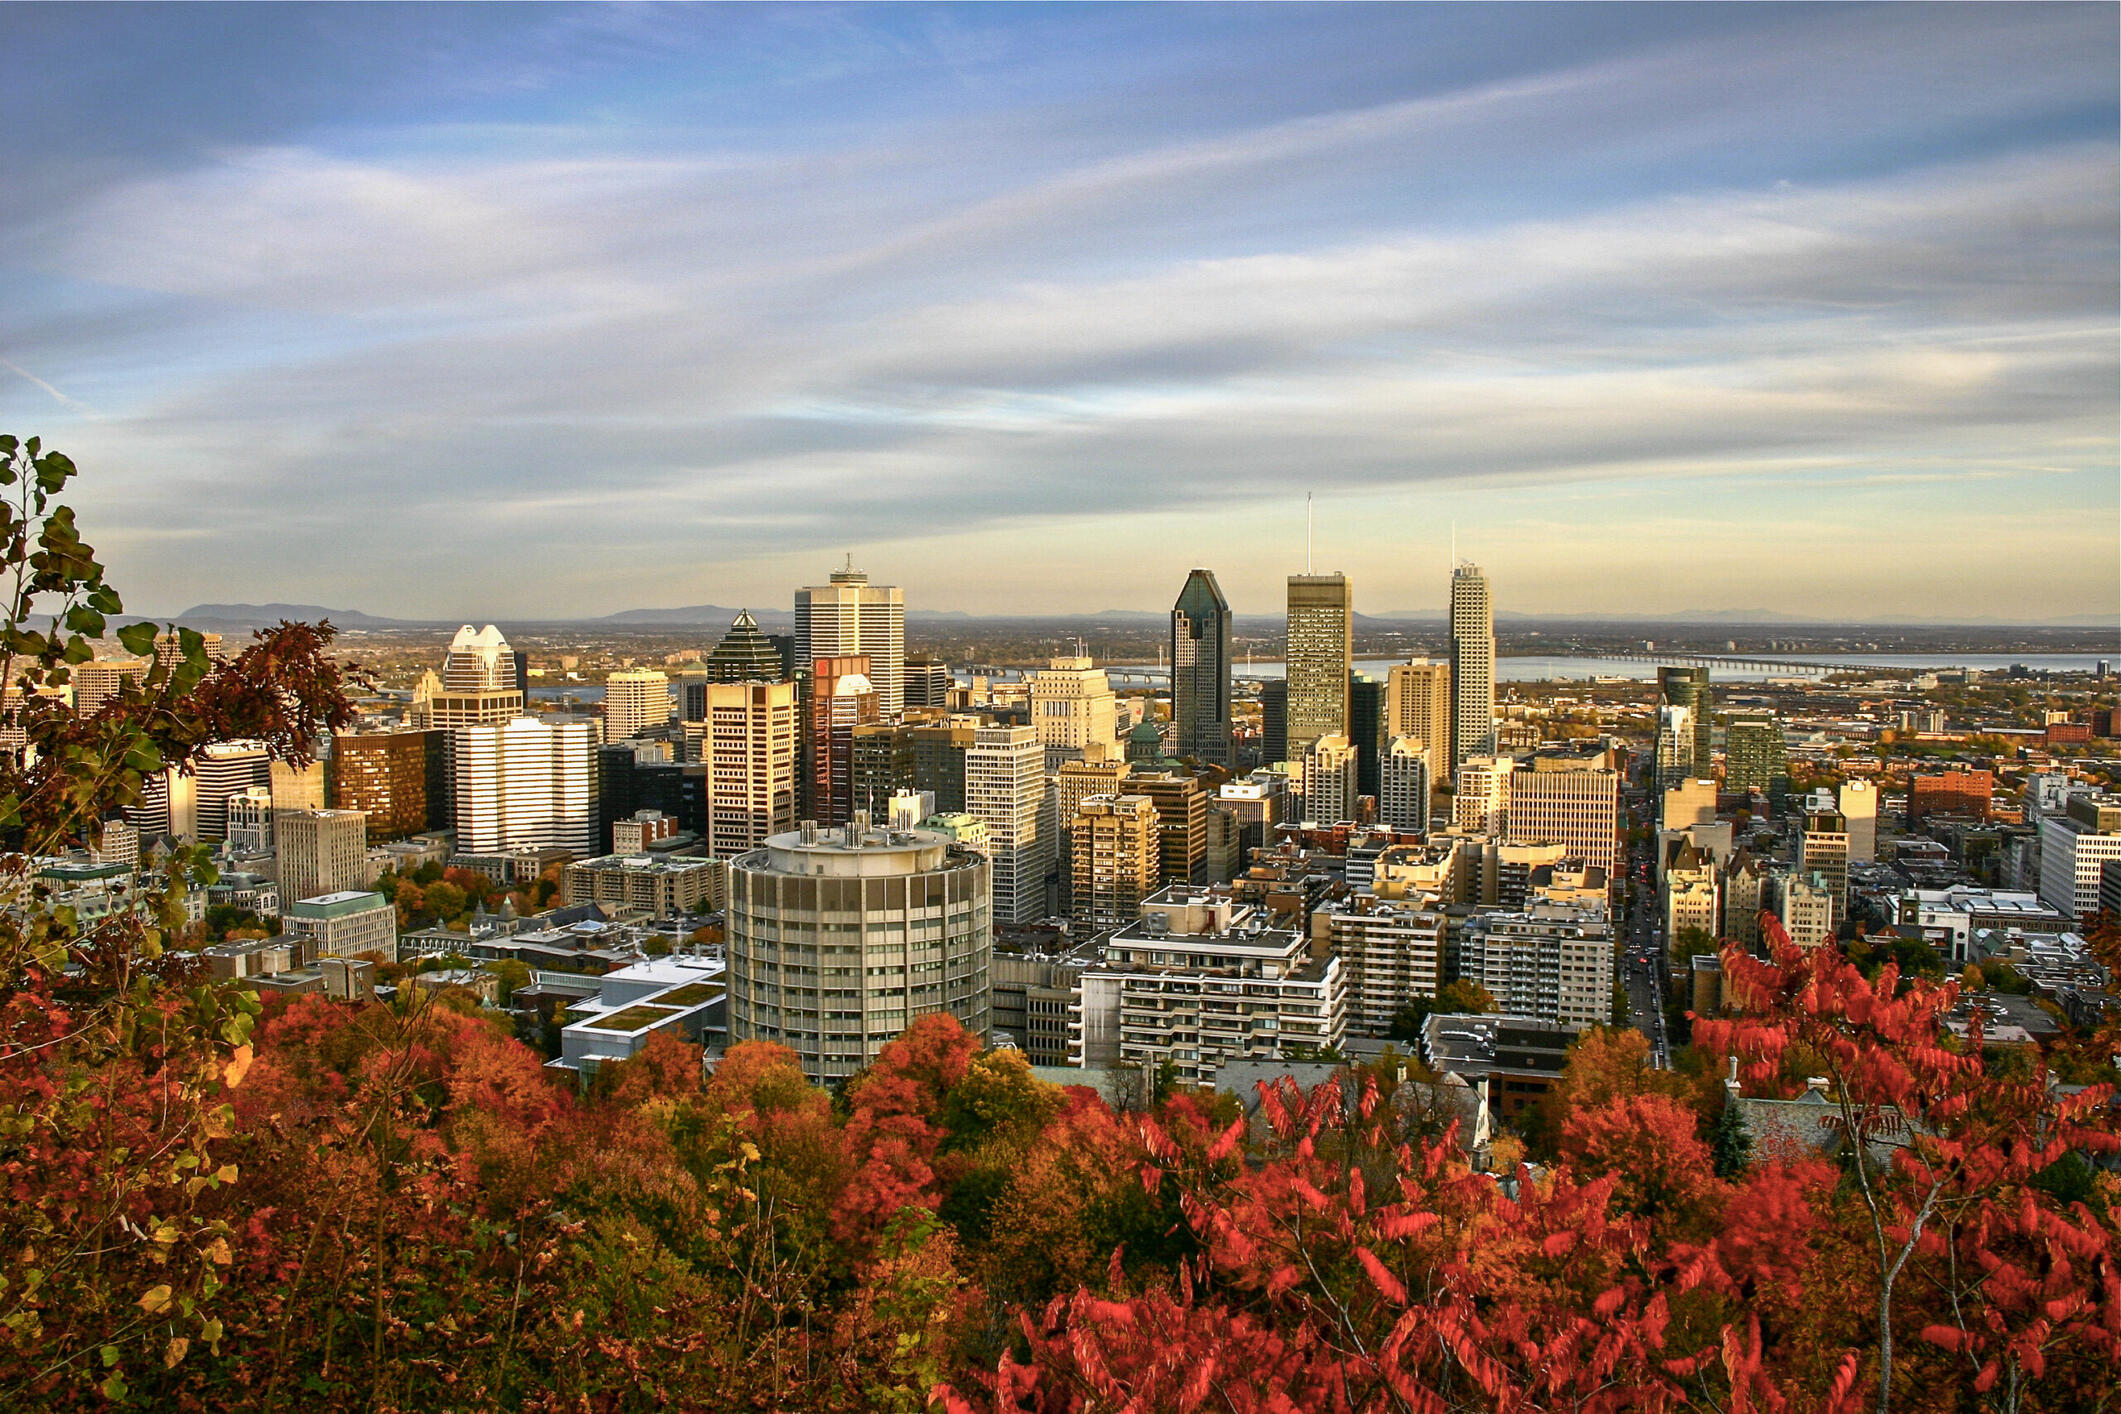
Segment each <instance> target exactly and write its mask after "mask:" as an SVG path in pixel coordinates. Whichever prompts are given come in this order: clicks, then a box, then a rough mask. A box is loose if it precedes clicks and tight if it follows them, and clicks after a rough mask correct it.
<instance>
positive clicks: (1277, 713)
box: [1259, 678, 1289, 766]
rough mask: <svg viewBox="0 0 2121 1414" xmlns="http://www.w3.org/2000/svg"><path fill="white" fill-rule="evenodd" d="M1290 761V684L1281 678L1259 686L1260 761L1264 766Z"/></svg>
mask: <svg viewBox="0 0 2121 1414" xmlns="http://www.w3.org/2000/svg"><path fill="white" fill-rule="evenodd" d="M1288 759H1289V684H1288V683H1286V682H1284V681H1282V680H1281V679H1279V678H1276V679H1273V680H1272V681H1269V682H1263V683H1261V684H1260V685H1259V760H1260V764H1261V765H1263V766H1271V765H1273V764H1274V763H1276V762H1278V761H1286V760H1288Z"/></svg>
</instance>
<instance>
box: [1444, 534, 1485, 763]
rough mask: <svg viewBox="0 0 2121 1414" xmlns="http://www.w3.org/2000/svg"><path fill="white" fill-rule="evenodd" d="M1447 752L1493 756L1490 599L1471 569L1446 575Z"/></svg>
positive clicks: (1460, 758) (1460, 757) (1467, 756)
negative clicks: (1448, 586) (1448, 596)
mask: <svg viewBox="0 0 2121 1414" xmlns="http://www.w3.org/2000/svg"><path fill="white" fill-rule="evenodd" d="M1451 751H1452V754H1453V755H1454V756H1455V757H1456V758H1457V759H1458V761H1459V762H1461V763H1463V762H1465V761H1469V760H1471V759H1472V758H1474V757H1476V756H1493V755H1494V754H1495V598H1494V594H1493V591H1492V590H1491V589H1490V588H1489V586H1488V577H1487V576H1486V575H1484V574H1482V573H1481V572H1480V566H1478V565H1473V564H1461V565H1458V566H1457V567H1456V568H1454V569H1453V570H1452V571H1451Z"/></svg>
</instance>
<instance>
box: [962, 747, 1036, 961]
mask: <svg viewBox="0 0 2121 1414" xmlns="http://www.w3.org/2000/svg"><path fill="white" fill-rule="evenodd" d="M965 813H966V814H968V815H971V816H973V817H974V818H976V819H978V820H979V821H981V822H982V823H983V824H985V825H986V827H987V842H988V851H989V857H990V858H991V859H992V860H993V862H994V872H993V893H994V919H995V921H996V922H997V923H1030V922H1033V921H1035V920H1037V919H1038V918H1040V917H1042V916H1044V914H1045V913H1046V908H1047V902H1046V899H1047V884H1048V881H1049V880H1050V879H1051V878H1052V876H1053V872H1054V864H1055V852H1056V843H1057V841H1056V838H1055V837H1056V836H1057V835H1058V834H1059V833H1060V828H1059V821H1058V819H1057V818H1056V816H1055V812H1054V805H1053V792H1052V789H1051V787H1050V785H1049V784H1048V781H1047V778H1046V769H1045V751H1044V749H1043V748H1042V747H1041V746H1040V745H1039V741H1038V733H1037V732H1035V731H1033V730H1032V729H1031V728H1030V727H981V728H979V730H978V732H977V733H976V735H975V737H974V740H973V744H972V747H971V749H970V750H969V751H967V752H966V753H965Z"/></svg>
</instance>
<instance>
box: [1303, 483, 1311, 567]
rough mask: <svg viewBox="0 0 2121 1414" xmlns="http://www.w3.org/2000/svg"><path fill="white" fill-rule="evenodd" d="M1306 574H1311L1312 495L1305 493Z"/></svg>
mask: <svg viewBox="0 0 2121 1414" xmlns="http://www.w3.org/2000/svg"><path fill="white" fill-rule="evenodd" d="M1304 573H1305V574H1310V573H1311V493H1310V492H1309V491H1306V492H1304Z"/></svg>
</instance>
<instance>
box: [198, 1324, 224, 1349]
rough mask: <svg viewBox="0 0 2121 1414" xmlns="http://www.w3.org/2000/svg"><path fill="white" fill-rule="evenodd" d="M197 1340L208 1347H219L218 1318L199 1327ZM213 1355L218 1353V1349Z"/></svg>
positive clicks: (219, 1328)
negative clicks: (203, 1342)
mask: <svg viewBox="0 0 2121 1414" xmlns="http://www.w3.org/2000/svg"><path fill="white" fill-rule="evenodd" d="M199 1339H201V1340H203V1341H205V1342H206V1343H207V1344H208V1345H210V1346H214V1347H219V1345H220V1344H221V1320H220V1318H219V1317H218V1316H217V1317H215V1318H214V1319H212V1320H209V1321H207V1322H205V1323H204V1324H202V1325H201V1326H200V1327H199ZM215 1353H216V1354H218V1353H219V1351H218V1348H217V1349H216V1352H215Z"/></svg>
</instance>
